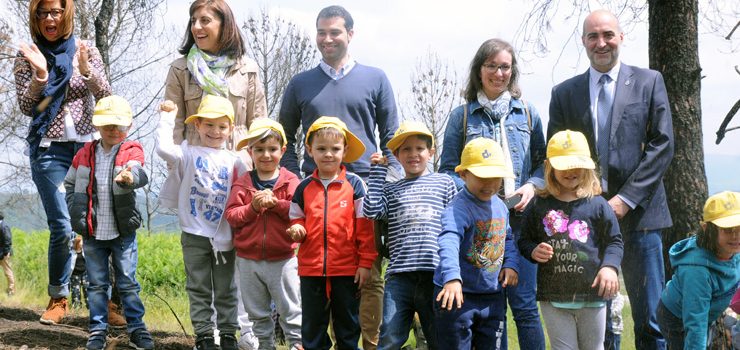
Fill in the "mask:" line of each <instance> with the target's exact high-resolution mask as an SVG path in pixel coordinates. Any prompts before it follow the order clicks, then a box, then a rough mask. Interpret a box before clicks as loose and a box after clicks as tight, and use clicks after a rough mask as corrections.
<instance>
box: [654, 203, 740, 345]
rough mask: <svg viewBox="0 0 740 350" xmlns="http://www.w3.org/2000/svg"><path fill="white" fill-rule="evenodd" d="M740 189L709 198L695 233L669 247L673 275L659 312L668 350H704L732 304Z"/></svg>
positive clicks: (739, 259)
mask: <svg viewBox="0 0 740 350" xmlns="http://www.w3.org/2000/svg"><path fill="white" fill-rule="evenodd" d="M739 252H740V193H738V192H721V193H718V194H715V195H714V196H711V197H709V199H707V202H706V204H705V205H704V221H703V222H702V223H701V229H700V230H699V231H698V232H697V233H696V235H694V236H691V237H689V238H686V239H684V240H682V241H679V242H678V243H676V244H674V245H673V246H672V247H671V249H670V251H669V255H670V259H671V266H672V267H673V278H671V280H670V281H668V284H667V285H666V287H665V290H663V295H662V296H661V298H660V304H658V310H657V312H656V314H657V318H658V325H659V326H660V331H661V332H662V333H663V337H665V339H666V343H667V345H668V349H669V350H673V349H705V348H706V346H707V330H708V329H709V324H710V323H711V322H712V321H714V320H716V319H717V318H718V317H719V315H720V314H722V311H724V310H725V308H727V306H728V305H729V304H730V300H731V299H732V296H733V294H734V293H735V289H736V287H737V284H738V281H740V254H738V253H739Z"/></svg>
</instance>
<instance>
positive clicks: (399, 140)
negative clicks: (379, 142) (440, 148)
mask: <svg viewBox="0 0 740 350" xmlns="http://www.w3.org/2000/svg"><path fill="white" fill-rule="evenodd" d="M414 135H424V136H429V137H431V138H432V147H434V137H433V136H432V135H430V134H427V133H425V132H421V131H409V132H405V133H403V134H400V135H396V136H394V137H393V138H392V139H390V141H388V144H387V146H388V149H390V150H391V152H395V151H396V150H397V149H398V147H401V145H403V143H404V142H405V141H406V139H407V138H408V137H409V136H414Z"/></svg>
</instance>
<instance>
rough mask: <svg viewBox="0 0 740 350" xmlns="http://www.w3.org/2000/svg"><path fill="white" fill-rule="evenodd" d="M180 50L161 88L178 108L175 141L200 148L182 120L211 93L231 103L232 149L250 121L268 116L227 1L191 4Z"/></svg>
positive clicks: (254, 67) (254, 68) (254, 66)
mask: <svg viewBox="0 0 740 350" xmlns="http://www.w3.org/2000/svg"><path fill="white" fill-rule="evenodd" d="M179 52H180V53H181V54H182V55H183V57H180V58H178V59H176V60H175V61H174V62H172V64H171V65H170V71H169V73H168V74H167V82H166V84H167V85H166V88H165V99H166V100H171V101H173V102H175V104H176V105H177V118H176V119H175V128H174V131H173V132H174V135H173V136H174V139H175V143H178V144H179V143H181V142H182V141H183V140H187V141H188V144H190V145H198V144H199V138H198V134H197V133H196V132H195V129H194V128H193V126H192V125H187V126H186V125H185V123H184V122H185V118H187V117H188V116H189V115H193V114H195V111H196V110H197V109H198V105H199V104H200V100H201V99H202V98H203V95H204V94H212V95H219V96H223V97H227V98H228V99H229V100H230V101H231V103H232V104H233V105H234V111H235V112H236V115H235V117H234V132H233V133H232V134H231V138H230V139H229V140H228V141H227V144H226V147H227V148H228V149H231V150H236V145H237V143H239V140H241V139H242V138H244V136H245V135H246V134H247V130H248V128H249V125H251V124H252V120H253V119H254V118H260V117H266V116H267V115H266V114H267V112H266V111H267V107H266V104H265V93H264V90H263V89H262V83H261V82H260V80H259V77H258V76H257V63H255V62H254V61H253V60H252V59H250V58H248V57H246V55H245V54H246V48H245V44H244V38H243V37H242V35H241V31H240V30H239V27H238V26H237V23H236V20H235V19H234V14H233V13H232V11H231V8H229V5H228V4H226V2H225V1H223V0H217V1H206V0H197V1H194V2H193V4H192V5H191V6H190V24H189V26H188V29H187V31H186V34H185V39H184V41H183V45H182V46H181V47H180V49H179ZM248 164H249V162H248Z"/></svg>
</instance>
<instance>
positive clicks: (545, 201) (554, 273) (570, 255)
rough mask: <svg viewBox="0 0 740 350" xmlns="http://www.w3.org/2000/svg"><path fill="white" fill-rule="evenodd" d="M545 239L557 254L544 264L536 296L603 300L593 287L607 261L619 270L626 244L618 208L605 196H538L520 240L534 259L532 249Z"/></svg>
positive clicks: (527, 255) (525, 253)
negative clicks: (623, 240) (564, 200)
mask: <svg viewBox="0 0 740 350" xmlns="http://www.w3.org/2000/svg"><path fill="white" fill-rule="evenodd" d="M542 242H545V243H548V244H549V245H551V246H552V247H553V250H554V254H553V257H552V259H550V260H549V261H548V262H546V263H544V264H539V267H538V271H537V300H540V301H552V302H581V301H584V302H589V301H600V300H602V299H601V297H599V296H598V294H597V289H595V288H591V284H592V283H593V281H594V278H596V274H597V273H598V272H599V269H601V267H603V266H611V267H614V268H615V269H617V270H619V266H620V264H621V261H622V254H623V244H622V235H621V234H620V232H619V223H618V222H617V218H616V216H615V215H614V211H613V210H612V208H611V207H610V206H609V204H608V203H607V201H606V200H605V199H604V198H603V197H593V198H591V199H588V198H581V199H577V200H574V201H571V202H563V201H560V200H558V199H556V198H554V197H552V196H550V197H544V198H543V197H535V198H534V199H533V200H532V203H530V205H529V207H528V208H527V210H526V211H525V213H524V219H523V221H522V234H521V237H520V239H519V241H518V242H517V243H518V246H519V250H520V252H521V254H522V256H523V257H525V258H527V259H529V260H530V261H532V262H535V261H534V260H532V251H533V250H534V249H535V248H536V247H537V245H538V244H540V243H542Z"/></svg>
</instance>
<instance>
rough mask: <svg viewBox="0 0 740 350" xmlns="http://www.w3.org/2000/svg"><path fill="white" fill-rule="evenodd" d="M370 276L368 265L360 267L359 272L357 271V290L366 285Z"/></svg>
mask: <svg viewBox="0 0 740 350" xmlns="http://www.w3.org/2000/svg"><path fill="white" fill-rule="evenodd" d="M369 278H370V269H368V268H366V267H358V268H357V272H355V283H357V290H360V289H362V286H364V285H365V282H367V280H368V279H369Z"/></svg>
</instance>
